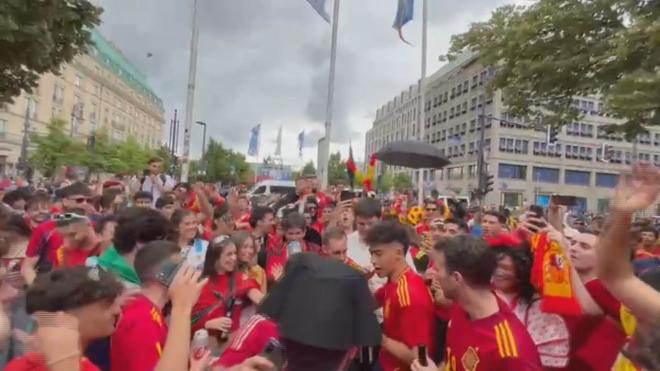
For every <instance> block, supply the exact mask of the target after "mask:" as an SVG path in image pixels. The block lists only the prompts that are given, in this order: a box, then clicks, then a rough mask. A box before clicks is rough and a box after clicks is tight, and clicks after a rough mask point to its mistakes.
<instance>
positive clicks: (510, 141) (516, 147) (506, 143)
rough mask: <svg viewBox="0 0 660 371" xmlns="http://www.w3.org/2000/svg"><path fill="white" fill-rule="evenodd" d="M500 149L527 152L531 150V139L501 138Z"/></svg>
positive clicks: (502, 150) (510, 151) (509, 151)
mask: <svg viewBox="0 0 660 371" xmlns="http://www.w3.org/2000/svg"><path fill="white" fill-rule="evenodd" d="M499 149H500V151H501V152H508V153H524V154H527V153H528V152H529V141H527V140H523V139H514V138H500V146H499Z"/></svg>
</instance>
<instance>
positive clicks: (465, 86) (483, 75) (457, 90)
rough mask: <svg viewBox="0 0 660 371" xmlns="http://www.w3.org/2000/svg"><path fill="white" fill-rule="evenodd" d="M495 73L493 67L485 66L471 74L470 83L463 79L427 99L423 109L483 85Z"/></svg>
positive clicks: (426, 109) (445, 101) (429, 108)
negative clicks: (483, 68) (476, 72)
mask: <svg viewBox="0 0 660 371" xmlns="http://www.w3.org/2000/svg"><path fill="white" fill-rule="evenodd" d="M494 74H495V69H493V68H487V69H485V70H483V71H481V72H480V73H478V74H475V75H474V76H472V83H470V79H467V80H464V81H463V82H460V83H458V84H457V85H456V86H453V87H452V88H451V91H449V90H447V91H444V92H441V93H440V94H438V95H436V96H435V97H433V98H431V99H429V100H428V101H426V102H425V104H424V109H425V111H430V110H431V107H433V108H435V107H439V106H441V105H442V104H443V103H447V102H449V101H450V100H451V99H454V98H458V97H460V96H461V95H463V94H467V93H468V92H469V91H470V90H471V89H475V88H476V87H477V86H483V85H484V84H485V83H486V82H488V79H489V78H490V77H491V76H493V75H494Z"/></svg>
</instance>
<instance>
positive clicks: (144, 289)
mask: <svg viewBox="0 0 660 371" xmlns="http://www.w3.org/2000/svg"><path fill="white" fill-rule="evenodd" d="M180 254H181V249H180V248H179V247H178V246H177V245H176V244H175V243H173V242H169V241H153V242H150V243H148V244H147V245H146V246H144V247H143V248H141V249H140V250H139V251H138V252H137V255H136V256H135V271H136V272H137V275H138V277H139V278H140V281H141V290H140V294H138V295H137V296H136V297H135V298H134V299H133V300H132V301H130V303H129V304H128V305H127V306H126V307H125V308H124V309H123V311H122V315H121V318H120V320H119V322H118V323H117V330H116V331H115V332H114V334H113V335H112V337H111V339H110V359H111V361H110V365H111V370H118V371H119V370H121V371H142V370H153V369H154V367H155V366H156V364H157V363H158V360H159V359H160V356H161V354H162V352H163V348H164V347H165V340H166V339H167V323H166V322H165V317H164V316H163V307H164V306H165V304H166V303H167V302H168V300H169V295H168V287H167V286H166V282H163V281H164V278H163V277H161V276H160V275H159V273H160V272H161V271H164V269H163V267H164V266H165V265H167V264H169V265H174V264H176V263H178V262H179V261H180V260H181V256H180Z"/></svg>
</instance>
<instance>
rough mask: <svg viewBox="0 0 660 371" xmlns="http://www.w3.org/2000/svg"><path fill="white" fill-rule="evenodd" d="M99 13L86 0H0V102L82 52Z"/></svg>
mask: <svg viewBox="0 0 660 371" xmlns="http://www.w3.org/2000/svg"><path fill="white" fill-rule="evenodd" d="M101 12H102V9H101V8H98V7H95V6H94V5H92V4H91V3H90V2H89V1H88V0H45V1H44V0H3V1H0V50H2V53H0V71H2V74H0V104H2V103H11V102H12V99H13V97H15V96H17V95H19V94H20V93H21V91H23V90H25V91H27V92H31V91H32V88H34V87H35V86H37V83H38V80H39V76H40V75H42V74H44V73H47V72H54V73H57V70H58V67H59V66H60V64H62V63H66V62H70V61H71V60H72V59H73V58H74V57H75V56H76V55H77V54H81V53H84V52H85V51H86V50H87V45H88V44H89V43H90V31H89V30H90V29H91V28H93V27H94V26H96V25H98V24H99V22H100V18H99V16H100V15H101Z"/></svg>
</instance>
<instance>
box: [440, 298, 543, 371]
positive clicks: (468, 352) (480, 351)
mask: <svg viewBox="0 0 660 371" xmlns="http://www.w3.org/2000/svg"><path fill="white" fill-rule="evenodd" d="M493 295H495V294H493ZM497 303H498V305H499V308H500V310H499V312H497V313H495V314H493V315H491V316H489V317H486V318H482V319H478V320H474V321H472V320H470V318H469V315H468V314H467V312H466V311H465V310H464V309H463V308H461V306H460V305H457V304H455V305H454V306H453V307H452V308H451V310H450V320H449V324H448V327H447V348H446V355H445V370H446V371H485V370H488V371H512V370H525V371H535V370H542V366H541V359H540V357H539V353H538V351H537V350H536V346H535V345H534V341H533V340H532V338H531V337H530V336H529V333H528V332H527V329H526V328H525V326H524V325H523V324H522V323H521V322H520V321H519V320H518V318H517V317H516V315H515V314H514V313H513V312H511V310H510V309H509V308H508V306H507V305H506V304H505V303H503V302H502V301H500V300H499V299H497Z"/></svg>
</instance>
